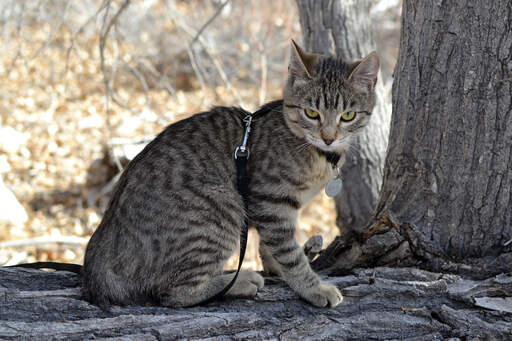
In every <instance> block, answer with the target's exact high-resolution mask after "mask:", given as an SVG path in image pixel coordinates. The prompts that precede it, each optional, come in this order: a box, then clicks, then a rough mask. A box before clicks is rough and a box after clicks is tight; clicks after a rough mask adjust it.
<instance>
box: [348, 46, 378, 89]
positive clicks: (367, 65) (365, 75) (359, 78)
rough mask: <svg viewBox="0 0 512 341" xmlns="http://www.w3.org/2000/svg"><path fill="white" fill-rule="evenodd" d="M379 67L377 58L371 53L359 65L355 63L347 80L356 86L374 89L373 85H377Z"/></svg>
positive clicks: (375, 54)
mask: <svg viewBox="0 0 512 341" xmlns="http://www.w3.org/2000/svg"><path fill="white" fill-rule="evenodd" d="M379 65H380V62H379V57H378V56H377V53H375V51H373V52H371V53H370V54H369V55H367V56H366V57H365V58H364V59H363V60H361V61H360V62H359V63H356V65H355V66H354V69H353V70H352V72H351V73H350V76H348V80H349V81H350V82H352V84H354V85H356V86H359V87H363V88H367V89H369V90H372V89H373V88H374V87H375V83H377V74H378V73H379Z"/></svg>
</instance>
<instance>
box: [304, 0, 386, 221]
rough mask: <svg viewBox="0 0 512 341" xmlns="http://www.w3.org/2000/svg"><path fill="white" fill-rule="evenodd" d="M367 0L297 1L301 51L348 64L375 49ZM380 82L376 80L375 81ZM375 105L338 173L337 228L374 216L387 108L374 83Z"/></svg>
mask: <svg viewBox="0 0 512 341" xmlns="http://www.w3.org/2000/svg"><path fill="white" fill-rule="evenodd" d="M371 3H372V1H371V0H334V1H324V0H322V1H316V0H297V5H298V8H299V15H300V23H301V27H302V33H303V38H304V47H305V48H306V50H308V51H312V52H317V53H322V54H333V53H335V54H336V55H337V56H340V57H342V58H344V59H345V60H348V61H353V60H357V59H361V58H363V57H365V56H366V55H368V53H370V52H371V51H374V50H375V44H374V41H373V33H372V27H371V22H370V19H369V12H370V5H371ZM379 78H380V77H379ZM376 91H377V103H376V106H375V109H374V111H373V115H372V119H371V121H370V124H369V126H368V127H367V128H366V130H365V131H364V133H363V134H362V135H361V136H360V137H359V138H358V140H357V141H355V143H354V152H353V153H350V154H348V155H347V157H346V161H345V164H344V166H343V168H342V169H341V171H342V179H343V190H342V192H341V193H340V194H339V195H338V196H337V197H336V208H337V214H338V217H337V224H338V226H339V227H340V229H341V230H342V231H343V230H344V229H348V228H349V229H355V230H357V231H363V230H364V229H365V228H366V226H367V225H368V222H369V220H370V218H372V217H373V213H374V210H375V207H376V205H377V199H378V195H379V190H380V187H381V184H382V174H383V173H382V170H383V166H384V159H385V155H386V146H387V141H388V132H389V121H390V115H391V106H390V103H389V97H388V98H386V95H385V91H384V87H383V86H382V80H381V81H379V82H378V83H377V87H376Z"/></svg>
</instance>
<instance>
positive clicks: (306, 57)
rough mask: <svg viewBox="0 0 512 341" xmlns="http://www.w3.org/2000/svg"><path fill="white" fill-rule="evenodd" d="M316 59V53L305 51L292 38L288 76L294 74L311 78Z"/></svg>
mask: <svg viewBox="0 0 512 341" xmlns="http://www.w3.org/2000/svg"><path fill="white" fill-rule="evenodd" d="M316 59H317V55H315V54H313V53H307V52H305V51H304V50H302V49H301V47H300V46H299V45H297V43H296V42H295V41H293V39H292V44H291V53H290V64H289V65H288V73H289V74H290V76H295V77H298V78H303V79H308V78H311V77H312V76H313V70H314V65H315V62H316Z"/></svg>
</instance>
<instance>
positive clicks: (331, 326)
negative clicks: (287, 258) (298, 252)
mask: <svg viewBox="0 0 512 341" xmlns="http://www.w3.org/2000/svg"><path fill="white" fill-rule="evenodd" d="M328 281H329V282H330V283H332V284H335V285H337V286H338V287H339V288H340V290H341V291H342V293H343V295H344V296H345V300H344V302H343V303H342V304H341V305H339V306H338V307H336V308H333V309H330V308H325V309H320V308H315V307H312V306H311V305H309V304H307V303H305V302H303V301H301V300H300V299H299V298H298V297H297V296H296V295H295V294H294V293H293V292H292V291H291V290H290V289H289V288H287V287H285V286H284V285H283V284H282V283H281V282H280V281H278V280H275V279H269V278H267V279H266V286H265V288H264V289H263V290H262V291H261V292H260V293H258V294H257V296H256V298H255V299H254V300H226V301H224V302H217V303H212V304H210V305H208V306H205V307H195V308H189V309H169V308H163V307H149V306H145V307H137V306H130V307H112V308H111V310H110V311H102V310H100V309H99V308H98V307H96V306H93V305H90V304H89V303H87V302H85V301H83V300H81V297H80V288H79V287H78V285H79V284H78V283H79V282H78V278H77V276H76V275H75V274H71V273H67V272H44V271H41V270H32V269H20V268H2V269H0V298H1V299H0V302H1V304H0V339H2V340H38V341H39V340H55V339H57V340H83V339H107V338H108V339H109V340H384V339H387V340H416V341H419V340H425V341H427V340H428V341H430V340H445V339H450V340H452V341H455V340H461V339H462V340H510V339H511V338H512V301H511V300H510V296H511V295H512V277H511V276H506V275H500V276H496V277H494V278H491V279H488V280H485V281H472V280H467V279H464V278H462V277H459V276H455V275H442V274H437V273H432V272H428V271H423V270H418V269H414V268H401V269H392V268H386V267H382V268H375V269H356V270H354V271H353V273H352V274H351V275H349V276H345V277H335V278H329V279H328ZM507 296H509V297H508V298H507Z"/></svg>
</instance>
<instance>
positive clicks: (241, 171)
mask: <svg viewBox="0 0 512 341" xmlns="http://www.w3.org/2000/svg"><path fill="white" fill-rule="evenodd" d="M282 105H283V101H282V100H279V101H274V102H270V103H268V104H265V105H264V106H262V107H261V108H260V109H259V110H258V111H256V112H254V113H253V114H246V115H245V117H244V118H243V122H244V123H245V133H244V138H243V141H242V144H241V145H240V146H238V147H236V148H235V153H234V159H235V163H236V186H237V190H238V193H240V195H241V196H242V198H243V200H244V207H245V212H246V213H248V212H249V177H248V176H247V161H248V160H249V155H250V151H249V148H248V147H247V142H248V140H249V133H250V132H251V123H252V121H253V120H254V119H255V118H258V117H260V116H262V115H264V114H266V113H268V112H271V111H272V110H274V109H277V108H279V107H281V106H282ZM248 231H249V217H248V214H245V216H244V222H243V225H242V227H241V229H240V256H239V257H238V268H237V270H236V273H235V276H234V277H233V279H232V280H231V282H229V283H228V284H227V285H226V286H225V287H224V289H222V290H221V291H219V292H218V293H216V294H215V295H213V296H212V297H210V298H207V299H206V300H203V301H201V302H199V303H196V304H194V305H193V306H192V307H195V306H198V305H204V304H208V303H211V302H213V301H216V300H217V299H219V298H221V297H222V296H224V295H225V294H226V293H227V292H228V291H229V289H231V288H232V287H233V285H234V284H235V282H236V279H237V278H238V274H239V273H240V269H241V268H242V263H243V261H244V257H245V250H246V249H247V234H248Z"/></svg>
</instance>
